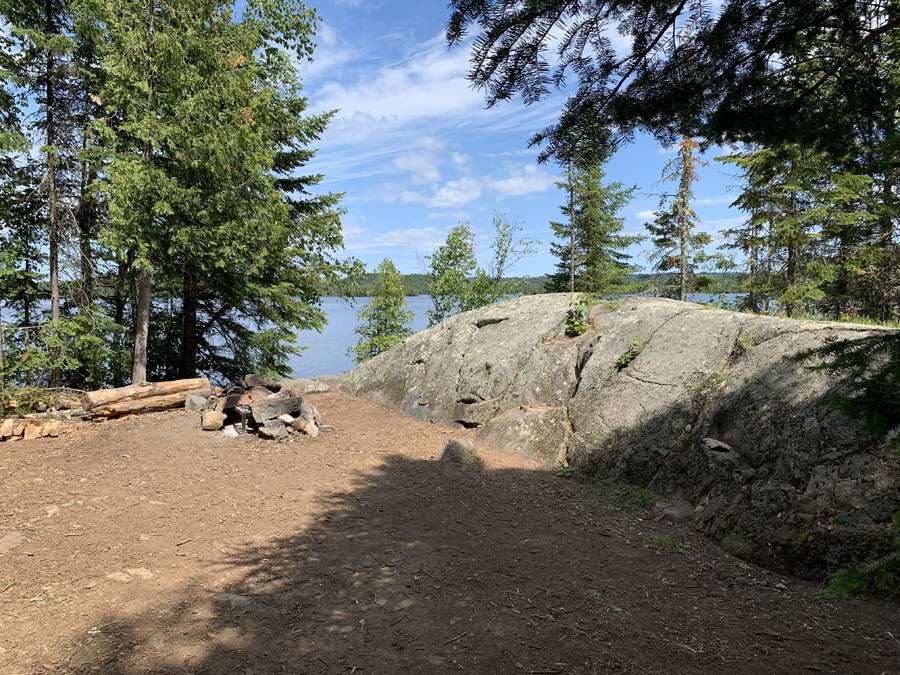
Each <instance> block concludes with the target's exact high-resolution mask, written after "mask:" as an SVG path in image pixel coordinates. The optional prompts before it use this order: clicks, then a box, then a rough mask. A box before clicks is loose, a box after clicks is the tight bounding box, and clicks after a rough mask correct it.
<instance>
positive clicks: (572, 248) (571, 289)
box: [569, 159, 575, 293]
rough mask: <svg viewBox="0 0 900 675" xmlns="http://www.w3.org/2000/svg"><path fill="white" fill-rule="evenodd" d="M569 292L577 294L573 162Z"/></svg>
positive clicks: (570, 172) (570, 177)
mask: <svg viewBox="0 0 900 675" xmlns="http://www.w3.org/2000/svg"><path fill="white" fill-rule="evenodd" d="M569 292H570V293H574V292H575V186H574V185H573V184H572V160H571V159H570V160H569Z"/></svg>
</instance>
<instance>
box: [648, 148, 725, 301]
mask: <svg viewBox="0 0 900 675" xmlns="http://www.w3.org/2000/svg"><path fill="white" fill-rule="evenodd" d="M699 147H700V144H699V143H698V142H697V141H695V140H694V139H692V138H682V139H681V142H680V143H679V144H678V156H677V157H676V158H675V159H673V160H672V161H670V162H669V163H668V164H666V167H665V169H664V170H663V176H662V178H661V179H660V182H676V183H678V191H677V192H676V193H675V194H674V195H663V197H662V199H661V200H660V205H659V210H658V211H657V212H656V219H655V220H654V221H653V222H652V223H646V227H647V229H648V230H649V231H650V234H651V235H652V241H653V251H652V252H651V254H650V262H651V263H652V265H653V269H654V271H657V272H661V273H663V274H668V273H670V272H672V271H673V270H674V271H675V272H676V275H675V277H674V279H671V278H670V282H669V283H668V284H667V286H666V288H667V290H666V291H665V292H666V295H668V296H670V297H676V298H678V299H679V300H681V301H682V302H684V301H686V300H687V294H688V292H689V291H692V290H695V289H697V288H701V287H702V286H703V285H704V282H705V280H704V279H703V278H702V277H700V276H699V275H698V271H699V269H700V267H701V266H702V265H703V264H704V263H707V262H708V261H709V259H710V257H709V256H707V255H706V253H705V252H704V247H705V246H706V245H707V244H709V243H710V242H711V241H712V237H711V236H710V235H709V234H708V233H706V232H698V231H695V230H694V228H695V227H696V226H698V225H699V224H700V220H699V218H697V214H696V213H694V209H693V208H692V207H691V202H692V200H693V198H694V183H695V182H696V181H698V180H700V178H699V176H698V175H697V168H698V167H700V166H706V164H707V163H706V162H704V161H702V160H700V159H699V158H698V157H696V156H694V151H695V150H696V149H697V148H699ZM671 280H673V281H674V282H675V283H674V284H672V283H671Z"/></svg>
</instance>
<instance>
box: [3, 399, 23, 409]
mask: <svg viewBox="0 0 900 675" xmlns="http://www.w3.org/2000/svg"><path fill="white" fill-rule="evenodd" d="M3 407H4V408H5V409H6V410H15V409H16V408H18V407H19V404H18V403H16V402H15V401H7V402H6V403H4V404H3Z"/></svg>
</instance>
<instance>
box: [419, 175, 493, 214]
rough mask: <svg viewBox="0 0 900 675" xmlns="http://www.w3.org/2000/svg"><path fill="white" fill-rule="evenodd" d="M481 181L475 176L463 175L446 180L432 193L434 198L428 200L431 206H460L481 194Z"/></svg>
mask: <svg viewBox="0 0 900 675" xmlns="http://www.w3.org/2000/svg"><path fill="white" fill-rule="evenodd" d="M481 193H482V187H481V181H479V180H477V179H475V178H469V177H464V178H460V179H459V180H448V181H447V183H446V185H444V187H442V188H441V189H439V190H438V191H437V192H435V194H434V198H433V199H431V200H430V201H429V202H428V206H430V207H432V208H442V207H448V206H449V207H453V206H462V205H463V204H468V203H469V202H471V201H475V200H476V199H478V198H479V197H480V196H481Z"/></svg>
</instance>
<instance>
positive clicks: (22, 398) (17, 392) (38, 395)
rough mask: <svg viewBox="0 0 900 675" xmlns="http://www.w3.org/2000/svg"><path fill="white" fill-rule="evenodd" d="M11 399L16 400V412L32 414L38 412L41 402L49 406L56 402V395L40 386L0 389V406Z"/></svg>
mask: <svg viewBox="0 0 900 675" xmlns="http://www.w3.org/2000/svg"><path fill="white" fill-rule="evenodd" d="M9 401H15V402H16V408H15V411H14V412H15V413H17V414H19V415H31V414H32V413H36V412H37V408H38V406H39V405H40V404H41V403H43V404H44V405H46V406H47V407H48V408H49V407H51V406H52V405H53V403H54V396H53V394H51V393H50V392H49V391H47V390H46V389H41V388H40V387H22V388H20V389H3V390H0V407H3V406H4V405H5V404H6V403H8V402H9Z"/></svg>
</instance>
